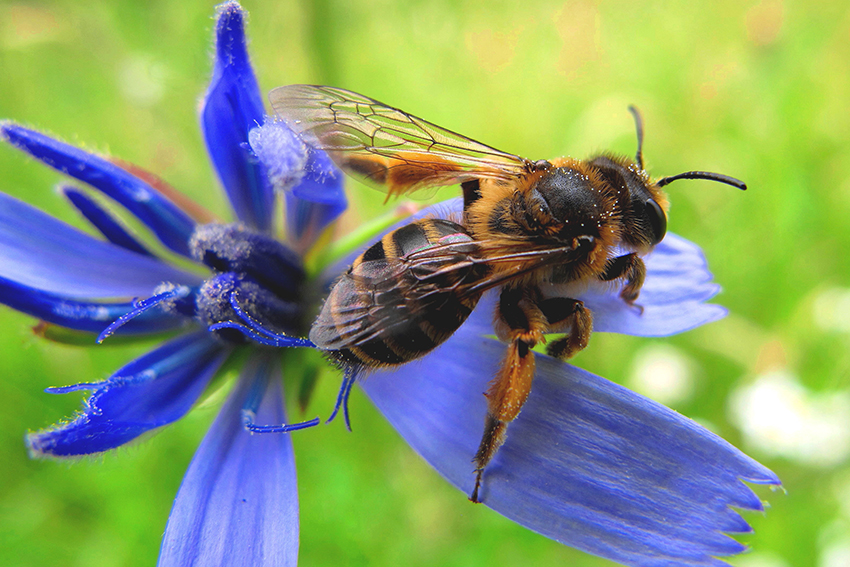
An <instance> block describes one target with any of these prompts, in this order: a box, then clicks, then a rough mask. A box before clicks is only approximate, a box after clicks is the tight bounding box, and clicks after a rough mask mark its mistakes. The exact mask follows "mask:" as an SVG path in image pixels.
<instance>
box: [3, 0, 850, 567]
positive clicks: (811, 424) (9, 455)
mask: <svg viewBox="0 0 850 567" xmlns="http://www.w3.org/2000/svg"><path fill="white" fill-rule="evenodd" d="M516 4H518V3H513V2H500V1H494V0H486V1H481V2H451V1H448V0H442V1H436V2H424V1H412V2H403V3H401V2H395V1H393V0H319V1H315V2H309V1H304V2H296V1H292V0H279V1H275V2H260V1H259V0H257V1H251V0H245V2H244V4H243V5H244V7H245V8H246V9H247V10H248V11H249V12H250V15H251V18H250V20H249V29H248V33H249V37H250V38H251V44H250V50H251V54H252V58H253V62H254V65H255V68H256V71H257V74H258V78H259V80H260V84H261V87H262V89H263V90H264V91H268V90H269V89H271V88H272V87H275V86H278V85H282V84H287V83H300V82H308V83H320V84H331V85H336V86H341V87H345V88H349V89H352V90H355V91H358V92H362V93H364V94H367V95H369V96H371V97H374V98H377V99H378V100H382V101H385V102H387V103H389V104H392V105H393V106H398V107H401V108H403V109H405V110H407V111H409V112H412V113H414V114H416V115H418V116H422V117H424V118H426V119H428V120H430V121H432V122H435V123H437V124H439V125H441V126H445V127H447V128H450V129H452V130H455V131H458V132H461V133H463V134H465V135H467V136H470V137H472V138H474V139H477V140H481V141H483V142H485V143H487V144H489V145H492V146H495V147H497V148H499V149H502V150H505V151H508V152H512V153H516V154H519V155H522V156H527V157H529V158H532V159H541V158H551V157H556V156H560V155H570V156H573V157H578V158H581V157H586V156H589V155H590V154H592V153H593V152H596V151H599V150H612V151H614V152H617V153H623V154H627V155H633V153H634V150H635V134H634V126H633V122H632V118H631V116H630V115H629V113H628V111H627V107H628V105H629V104H635V105H637V106H638V107H639V108H640V109H641V110H642V112H643V116H644V121H645V128H646V139H645V145H644V155H645V160H646V164H647V167H648V168H649V170H650V172H651V173H653V174H654V175H655V176H663V175H672V174H676V173H680V172H682V171H687V170H692V169H703V170H708V171H716V172H721V173H725V174H729V175H733V176H735V177H739V178H741V179H743V180H745V181H746V182H747V184H748V185H749V188H750V189H749V191H747V192H746V193H741V192H739V191H736V190H734V189H732V188H730V187H727V186H725V185H721V184H717V183H710V182H706V181H681V182H679V183H676V184H674V185H672V186H670V188H669V195H670V200H671V203H672V208H671V211H670V230H671V231H674V232H676V233H678V234H681V235H683V236H685V237H686V238H688V239H690V240H693V241H695V242H697V243H698V244H700V245H701V246H702V247H703V249H704V250H705V253H706V256H707V257H708V260H709V263H710V267H711V269H712V270H713V272H714V274H715V277H716V280H717V281H718V282H719V283H721V284H722V286H723V292H722V293H721V295H719V296H718V297H717V298H716V301H717V302H719V303H722V304H723V305H725V306H727V307H728V308H729V309H730V315H729V317H727V318H726V319H725V320H723V321H720V322H717V323H714V324H711V325H708V326H706V327H703V328H700V329H697V330H695V331H692V332H689V333H685V334H683V335H680V336H676V337H671V338H668V339H639V338H632V337H622V336H611V335H604V334H596V335H594V337H593V338H592V340H591V344H590V346H589V347H588V348H587V349H586V350H585V351H584V352H582V353H581V354H580V355H579V356H577V357H576V358H575V359H574V362H575V364H577V365H579V366H581V367H583V368H586V369H589V370H591V371H593V372H595V373H598V374H600V375H602V376H605V377H607V378H609V379H611V380H614V381H617V382H620V383H622V384H625V385H626V386H628V387H630V388H633V389H635V390H637V391H639V392H642V393H644V394H646V395H648V396H650V397H652V398H654V399H656V400H658V401H660V402H662V403H665V404H667V405H669V406H670V407H673V408H674V409H676V410H677V411H679V412H681V413H683V414H685V415H687V416H690V417H692V418H694V419H696V420H697V421H699V422H700V423H702V424H704V425H706V426H707V427H709V428H710V429H712V430H713V431H715V432H717V433H719V434H720V435H721V436H723V437H724V438H725V439H727V440H729V441H730V442H732V443H733V444H735V445H736V446H738V447H739V448H741V449H742V450H743V451H745V452H746V453H748V454H749V455H751V456H752V457H754V458H756V459H757V460H759V461H761V462H762V463H764V464H765V465H767V466H769V467H771V468H772V469H773V470H774V471H775V472H776V473H777V474H779V476H780V477H781V478H782V480H783V482H784V486H785V489H786V490H787V493H783V492H782V491H778V492H771V491H770V490H769V489H767V488H765V487H759V488H757V491H758V493H759V495H760V496H761V497H762V498H763V499H767V500H769V501H770V508H769V509H768V511H767V512H766V514H764V515H762V514H753V513H750V514H746V519H747V521H749V522H750V523H751V524H752V525H753V526H754V527H755V530H756V531H755V534H748V535H746V536H743V537H741V538H740V539H741V540H742V541H745V542H747V543H748V544H750V545H751V546H752V548H753V551H752V552H751V553H749V554H746V555H744V556H741V557H737V558H734V559H732V560H731V562H732V563H733V564H734V565H738V566H741V567H791V566H794V567H796V566H817V567H846V566H848V565H850V379H848V372H850V262H848V258H850V230H848V216H849V215H850V112H848V100H850V6H848V4H847V2H842V1H833V2H818V3H810V2H803V1H801V0H761V1H759V0H744V1H730V0H719V1H718V0H711V1H696V2H689V3H687V6H686V5H685V3H679V2H656V3H643V2H631V1H615V0H611V1H592V0H584V1H567V2H554V1H553V2H546V1H530V2H526V3H524V5H525V6H524V7H522V8H520V7H517V5H516ZM213 5H214V4H213V3H212V2H199V1H194V2H168V1H154V2H136V1H124V2H114V1H97V0H91V1H89V2H86V3H80V2H73V1H67V2H61V1H57V2H48V1H42V2H25V1H21V2H9V1H6V0H2V1H0V13H2V14H3V16H2V18H0V70H1V71H0V77H2V80H0V117H2V118H10V119H13V120H15V121H18V122H20V123H23V124H25V125H28V126H32V127H36V128H39V129H42V130H44V131H47V132H49V133H52V134H54V135H56V136H59V137H61V138H63V139H65V140H67V141H69V142H72V143H76V144H79V145H82V146H84V147H86V148H88V149H92V150H96V151H103V152H109V153H111V154H112V155H114V156H116V157H120V158H122V159H125V160H127V161H130V162H134V163H136V164H139V165H141V166H143V167H145V168H147V169H149V170H151V171H154V172H157V173H158V174H160V175H161V176H162V177H164V178H165V179H167V180H168V181H169V182H171V183H172V184H173V185H174V186H176V187H177V188H179V189H180V190H182V191H184V192H186V193H188V194H189V195H191V196H193V197H195V198H197V199H199V200H201V201H202V202H203V203H204V204H206V205H207V206H208V207H209V208H211V209H213V210H215V211H217V212H219V213H221V214H222V215H226V204H225V202H224V199H223V196H222V194H221V193H220V191H219V190H218V188H217V180H216V178H215V177H214V174H213V172H212V170H211V168H210V165H209V163H208V160H207V157H206V154H205V151H204V147H203V142H202V140H201V137H200V134H199V130H198V121H197V116H196V107H197V103H198V100H199V97H200V95H201V94H202V92H203V91H204V89H205V88H206V84H207V79H208V77H209V74H210V71H211V60H210V52H211V47H210V46H211V40H212V32H213V24H214V20H213V14H214V9H213ZM60 180H61V176H59V175H58V174H57V173H56V172H54V171H52V170H50V169H48V168H46V167H44V166H41V165H39V164H37V163H35V162H33V161H32V160H29V159H27V158H25V157H24V156H23V155H21V154H19V153H18V152H16V151H15V150H13V149H11V148H9V147H6V146H3V147H0V190H2V191H5V192H7V193H10V194H12V195H14V196H17V197H19V198H22V199H25V200H27V201H29V202H30V203H34V204H36V205H37V206H39V207H41V208H43V209H45V210H47V211H49V212H51V213H53V214H55V215H57V216H58V217H60V218H62V219H65V220H67V221H69V222H73V223H76V224H80V223H79V220H78V219H77V218H76V217H75V214H74V213H73V212H72V211H71V209H70V207H68V206H67V205H66V204H64V203H63V202H62V200H61V199H60V198H59V197H58V196H57V194H56V193H55V192H54V191H53V187H54V186H55V185H56V184H57V183H58V182H59V181H60ZM454 193H455V191H454V190H452V189H444V190H442V191H441V192H440V193H439V195H438V196H439V197H440V198H447V197H449V196H452V195H454ZM382 199H383V196H382V195H380V194H377V193H374V192H371V191H369V190H361V189H360V188H352V192H351V200H352V203H353V204H354V213H355V215H354V216H349V217H348V218H347V219H346V222H347V223H349V226H354V225H355V224H356V223H359V222H361V221H362V220H363V219H366V218H369V216H370V215H374V214H377V213H378V212H380V211H383V210H386V208H384V207H382V205H381V201H382ZM33 323H34V321H33V320H32V319H31V318H28V317H25V316H22V315H19V314H17V313H14V312H12V311H11V310H9V309H7V308H4V307H0V401H2V404H3V407H2V411H0V463H2V464H0V563H2V564H3V565H8V566H40V565H104V566H107V565H108V566H119V565H121V566H123V565H127V566H131V565H152V564H153V563H154V562H155V560H156V557H157V554H158V550H159V544H160V538H161V534H162V532H163V530H164V527H165V522H166V519H167V517H168V512H169V510H170V507H171V503H172V500H173V497H174V495H175V493H176V491H177V488H178V486H179V484H180V480H181V478H182V475H183V472H184V471H185V469H186V467H187V465H188V463H189V460H190V459H191V457H192V454H193V452H194V450H195V448H196V446H197V445H198V443H199V442H200V440H201V438H202V436H203V433H204V431H205V430H206V428H207V427H208V425H209V423H210V422H211V421H212V419H213V417H214V416H215V413H216V407H215V406H214V405H209V406H202V407H200V408H198V409H197V410H195V411H193V412H192V413H191V414H190V415H189V416H188V417H186V418H185V419H183V420H182V421H180V422H179V423H177V424H176V425H174V426H171V427H168V428H166V429H165V430H164V431H162V432H161V433H159V434H157V435H155V436H153V437H152V438H150V439H146V440H144V441H142V442H139V443H137V444H135V445H133V446H131V447H129V448H125V449H121V450H119V451H116V452H114V453H110V454H108V455H105V456H102V457H99V458H92V459H84V460H81V461H79V462H75V463H64V462H50V461H31V460H29V459H28V458H27V455H26V451H25V449H24V444H23V436H24V434H25V433H26V431H28V430H34V429H39V428H43V427H46V426H49V425H50V424H53V423H55V422H57V421H59V420H60V419H62V418H66V417H69V416H72V415H73V414H74V412H75V411H76V410H77V409H78V408H79V407H80V403H81V396H80V395H79V394H68V395H63V396H54V395H49V394H45V393H43V390H44V388H46V387H48V386H52V385H66V384H72V383H76V382H80V381H94V380H98V379H103V378H105V377H107V376H108V375H109V374H110V373H111V372H112V371H114V370H115V369H117V368H118V367H119V366H121V365H122V364H123V363H124V362H126V361H127V360H129V359H130V358H131V357H132V356H135V355H138V354H140V353H142V352H144V351H145V350H147V349H148V348H149V346H150V345H145V344H141V345H139V344H137V345H134V346H132V347H127V346H117V345H110V344H109V341H107V343H106V344H105V345H104V346H102V347H98V348H93V349H82V348H74V347H69V346H63V345H59V344H52V343H48V342H46V341H44V340H41V339H38V338H37V337H35V336H34V335H33V333H32V332H31V330H30V328H31V326H32V325H33ZM337 386H338V377H337V376H336V375H335V374H334V373H333V372H331V371H328V372H327V373H326V375H325V376H324V379H323V380H322V381H321V383H320V385H319V387H318V389H317V392H316V395H315V398H314V402H313V404H312V405H311V407H310V409H309V410H308V416H312V415H327V413H328V412H329V410H330V407H331V406H332V402H333V399H334V398H335V395H336V389H337ZM351 409H352V414H353V420H354V424H353V425H354V433H353V434H349V433H348V432H346V431H345V429H344V427H343V426H342V424H341V423H340V422H336V423H334V425H333V426H328V427H317V428H314V429H311V430H308V431H304V432H299V433H298V434H296V435H295V436H294V442H295V446H296V454H297V459H298V470H299V489H300V498H301V515H302V525H301V564H302V565H399V564H405V565H422V566H424V565H451V566H453V565H458V566H461V565H463V566H472V565H487V566H489V567H497V566H508V565H511V566H514V565H574V566H601V565H611V563H609V562H606V561H604V560H601V559H598V558H595V557H591V556H588V555H586V554H583V553H581V552H578V551H575V550H573V549H570V548H567V547H564V546H561V545H559V544H557V543H555V542H552V541H550V540H547V539H545V538H543V537H541V536H538V535H536V534H534V533H532V532H530V531H528V530H526V529H524V528H522V527H520V526H518V525H515V524H513V523H511V522H509V521H507V520H505V519H503V518H502V517H500V516H498V515H497V514H495V513H494V512H492V511H490V510H489V509H487V508H485V507H483V506H473V505H470V504H469V503H468V502H467V500H466V498H465V496H464V495H461V494H460V493H458V492H457V491H456V490H455V489H453V488H452V487H450V486H449V485H448V484H447V483H446V482H444V481H443V480H442V479H441V478H440V477H439V476H438V475H437V474H436V473H435V472H433V471H432V470H431V469H430V468H429V467H428V466H427V465H425V464H424V462H423V461H421V460H420V459H419V457H418V456H416V455H415V454H414V453H413V451H412V450H411V449H409V448H408V447H407V446H406V445H405V444H404V442H402V441H401V440H400V438H399V437H398V436H397V435H396V434H395V433H394V431H393V430H392V429H391V428H390V427H389V425H388V424H387V423H386V422H385V421H384V420H383V419H382V418H381V416H380V415H379V414H378V413H377V412H376V411H375V410H374V409H373V408H372V407H371V406H370V405H369V404H368V402H367V401H366V400H365V398H364V397H363V396H362V395H361V394H360V393H359V392H357V393H355V394H354V395H353V396H352V403H351Z"/></svg>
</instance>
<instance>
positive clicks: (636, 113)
mask: <svg viewBox="0 0 850 567" xmlns="http://www.w3.org/2000/svg"><path fill="white" fill-rule="evenodd" d="M629 112H631V113H632V116H634V117H635V128H637V137H638V149H637V154H635V162H637V164H638V167H639V168H641V169H643V118H641V116H640V110H638V109H637V107H635V106H629ZM668 183H669V182H668Z"/></svg>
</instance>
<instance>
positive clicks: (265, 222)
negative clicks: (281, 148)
mask: <svg viewBox="0 0 850 567" xmlns="http://www.w3.org/2000/svg"><path fill="white" fill-rule="evenodd" d="M244 20H245V12H244V11H243V10H242V8H241V7H240V6H239V4H237V3H236V2H228V3H226V4H223V5H222V6H220V7H219V16H218V22H217V24H216V30H215V33H216V41H215V65H214V67H213V76H212V79H211V81H210V86H209V89H208V90H207V94H206V96H205V97H204V101H203V103H202V105H201V129H202V130H203V134H204V140H205V141H206V144H207V151H208V152H209V154H210V157H211V158H212V162H213V166H214V167H215V169H216V171H217V172H218V176H219V178H220V179H221V182H222V184H223V185H224V189H225V191H226V192H227V196H228V197H229V199H230V203H231V205H232V206H233V210H234V211H235V213H236V215H237V217H238V218H239V220H241V221H242V222H243V223H245V224H246V225H248V226H249V227H251V228H256V229H259V230H263V231H268V230H269V229H270V228H271V224H272V223H271V220H272V213H273V212H274V206H273V204H274V190H273V188H272V186H271V183H270V182H269V179H268V176H267V174H266V171H265V167H263V165H262V164H261V163H260V162H259V161H258V160H257V158H256V157H255V156H254V154H253V153H252V152H251V148H250V147H249V145H248V132H249V131H250V130H251V129H252V128H254V127H256V126H259V125H260V124H262V123H263V119H264V116H265V112H264V110H263V100H262V98H261V96H260V87H259V86H258V84H257V79H256V77H255V76H254V71H253V69H252V68H251V62H250V61H249V60H248V52H247V49H246V44H245V29H244V23H245V22H244Z"/></svg>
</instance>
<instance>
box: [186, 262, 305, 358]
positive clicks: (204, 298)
mask: <svg viewBox="0 0 850 567" xmlns="http://www.w3.org/2000/svg"><path fill="white" fill-rule="evenodd" d="M232 297H233V298H234V299H236V300H238V301H232V300H231V298H232ZM197 305H198V318H199V319H200V321H201V323H202V324H203V325H204V326H205V327H207V328H208V329H210V330H211V331H215V332H216V334H217V335H218V336H219V337H220V338H222V339H225V340H227V341H230V342H233V343H237V344H242V343H244V342H245V340H246V338H249V339H252V340H254V341H256V342H258V343H260V344H267V345H269V346H309V344H310V343H309V342H304V343H303V344H302V341H305V339H295V338H294V337H298V336H300V335H301V334H302V332H301V326H302V321H303V313H302V307H301V306H300V304H299V303H297V302H295V301H284V300H282V299H281V298H280V297H279V296H277V295H276V294H274V293H272V292H271V291H269V290H268V289H266V288H265V287H263V286H261V285H260V284H258V283H257V282H256V281H254V280H252V279H251V278H249V277H248V276H245V275H244V274H237V273H233V272H228V273H224V274H218V275H216V276H213V277H212V278H210V279H208V280H207V281H205V282H204V285H203V286H201V290H200V292H199V294H198V300H197ZM234 305H235V308H234ZM283 337H287V339H291V340H284V339H283Z"/></svg>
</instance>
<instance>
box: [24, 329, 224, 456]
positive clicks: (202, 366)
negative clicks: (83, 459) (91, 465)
mask: <svg viewBox="0 0 850 567" xmlns="http://www.w3.org/2000/svg"><path fill="white" fill-rule="evenodd" d="M227 353H228V351H227V350H226V349H224V348H222V346H221V343H219V342H217V341H216V340H215V339H213V338H212V337H211V336H210V334H209V333H207V332H206V331H203V332H200V333H193V334H190V335H185V336H182V337H178V338H176V339H172V340H171V341H169V342H167V343H165V344H164V345H162V346H160V347H159V348H157V349H156V350H154V351H152V352H150V353H148V354H146V355H144V356H142V357H140V358H138V359H136V360H134V361H133V362H131V363H129V364H127V365H126V366H124V367H123V368H121V369H120V370H118V372H116V373H115V374H113V375H112V376H111V377H110V378H109V379H107V380H105V381H103V382H98V383H95V384H78V385H76V386H68V387H64V388H53V389H51V390H49V391H50V392H52V393H67V392H71V391H74V390H94V393H93V394H92V395H91V397H90V398H89V399H88V400H87V401H86V404H85V407H84V408H83V410H82V412H80V413H79V414H78V415H77V416H76V417H75V418H74V419H73V420H72V421H70V422H67V423H61V424H59V425H56V426H55V427H53V428H51V429H46V430H43V431H39V432H36V433H31V434H30V435H28V436H27V446H28V447H29V451H30V455H32V456H33V457H45V456H50V457H69V456H76V455H88V454H92V453H100V452H102V451H107V450H109V449H114V448H115V447H118V446H120V445H123V444H124V443H127V442H128V441H131V440H133V439H135V438H136V437H138V436H139V435H142V434H143V433H146V432H148V431H150V430H152V429H154V428H157V427H161V426H163V425H167V424H169V423H172V422H173V421H175V420H177V419H179V418H181V417H183V415H185V414H186V412H187V411H189V409H190V408H191V407H192V404H194V403H195V401H197V399H198V397H199V396H200V395H201V393H202V392H203V391H204V388H205V387H206V386H207V384H208V383H209V381H210V379H211V378H212V377H213V375H214V374H215V373H216V371H217V370H218V368H219V367H220V366H221V364H222V362H224V359H225V358H226V357H227Z"/></svg>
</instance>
